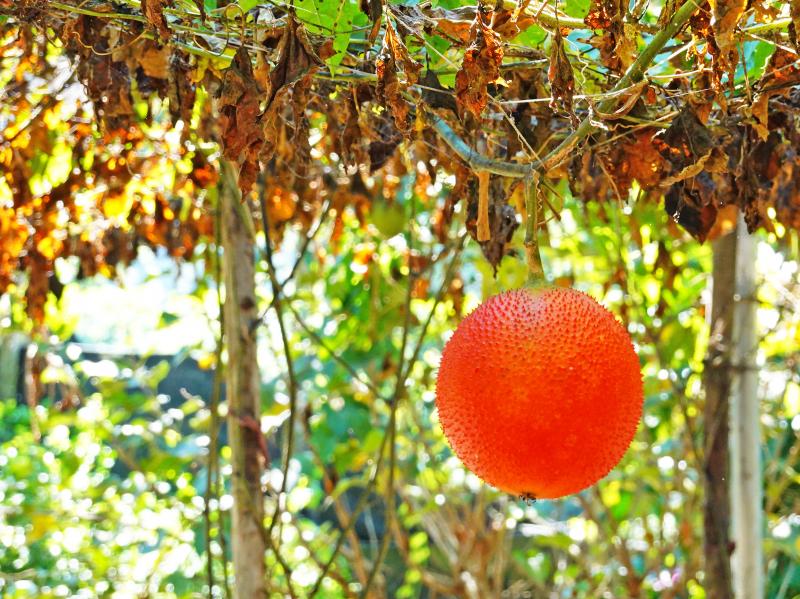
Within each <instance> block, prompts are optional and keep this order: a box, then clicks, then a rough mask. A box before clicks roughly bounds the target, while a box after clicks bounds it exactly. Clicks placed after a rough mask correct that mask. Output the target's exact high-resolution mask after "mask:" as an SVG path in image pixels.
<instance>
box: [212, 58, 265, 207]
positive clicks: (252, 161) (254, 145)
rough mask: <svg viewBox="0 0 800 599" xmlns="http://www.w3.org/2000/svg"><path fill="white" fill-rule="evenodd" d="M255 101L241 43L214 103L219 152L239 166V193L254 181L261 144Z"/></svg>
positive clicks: (255, 87) (249, 66) (255, 88)
mask: <svg viewBox="0 0 800 599" xmlns="http://www.w3.org/2000/svg"><path fill="white" fill-rule="evenodd" d="M259 103H260V97H259V94H258V85H256V82H255V78H254V77H253V67H252V64H251V63H250V55H249V54H248V53H247V50H246V49H245V47H244V46H241V47H240V48H239V50H238V51H237V52H236V55H235V56H234V58H233V62H232V63H231V66H230V67H228V68H227V69H226V70H225V73H224V75H223V79H222V85H221V86H220V89H219V96H218V98H217V104H218V106H219V130H220V142H221V144H222V153H223V155H224V156H225V157H226V158H228V159H229V160H231V161H233V162H235V163H237V164H238V165H239V167H240V173H239V186H240V188H241V190H242V193H247V192H248V191H249V190H250V188H251V187H252V185H253V183H254V182H255V172H257V170H258V167H257V165H258V153H259V151H260V149H261V146H262V144H263V137H262V133H261V109H260V107H259Z"/></svg>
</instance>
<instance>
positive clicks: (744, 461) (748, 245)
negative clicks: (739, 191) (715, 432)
mask: <svg viewBox="0 0 800 599" xmlns="http://www.w3.org/2000/svg"><path fill="white" fill-rule="evenodd" d="M755 265H756V242H755V239H754V238H753V237H751V236H750V235H748V234H747V227H746V225H745V224H744V221H743V219H742V218H741V217H740V219H739V225H738V227H737V245H736V298H735V300H736V303H735V305H734V309H733V310H734V311H733V347H732V352H731V353H732V356H733V366H734V368H735V371H734V373H733V374H734V377H733V380H734V385H733V396H732V397H731V439H730V441H731V442H730V448H731V488H730V493H731V512H732V516H733V531H732V532H733V543H734V548H735V549H734V552H733V564H732V566H733V582H734V590H735V592H736V593H735V594H736V597H737V598H738V599H762V598H763V596H764V575H763V573H762V565H761V563H762V547H761V530H762V523H763V520H762V514H761V513H762V500H763V493H762V486H761V435H760V420H761V418H760V414H759V404H758V395H757V390H758V370H757V368H756V359H755V354H756V351H757V349H758V342H757V340H756V299H755V296H756V272H755Z"/></svg>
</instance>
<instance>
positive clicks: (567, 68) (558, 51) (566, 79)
mask: <svg viewBox="0 0 800 599" xmlns="http://www.w3.org/2000/svg"><path fill="white" fill-rule="evenodd" d="M547 80H548V81H549V82H550V89H551V90H552V94H553V99H552V100H551V101H550V106H551V108H556V107H557V106H558V105H559V103H560V104H561V106H562V107H563V108H564V110H566V111H567V113H569V114H570V115H572V116H573V117H574V114H573V111H572V96H573V94H574V93H575V75H574V74H573V72H572V65H571V64H570V62H569V58H568V57H567V52H566V50H565V49H564V39H563V38H562V34H561V30H560V29H556V30H555V33H554V34H553V42H552V45H551V47H550V66H549V67H548V69H547Z"/></svg>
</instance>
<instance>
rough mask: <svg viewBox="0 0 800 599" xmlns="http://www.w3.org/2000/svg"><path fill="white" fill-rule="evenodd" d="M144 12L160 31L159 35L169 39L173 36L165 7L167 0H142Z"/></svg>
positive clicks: (151, 24)
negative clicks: (165, 14)
mask: <svg viewBox="0 0 800 599" xmlns="http://www.w3.org/2000/svg"><path fill="white" fill-rule="evenodd" d="M141 2H142V12H143V13H144V17H145V19H147V22H148V23H149V24H150V26H151V27H152V28H153V29H155V30H156V31H157V32H158V35H159V37H161V38H162V39H165V40H168V39H169V38H170V36H171V33H170V30H169V25H167V18H166V17H165V16H164V8H165V7H166V5H167V0H141Z"/></svg>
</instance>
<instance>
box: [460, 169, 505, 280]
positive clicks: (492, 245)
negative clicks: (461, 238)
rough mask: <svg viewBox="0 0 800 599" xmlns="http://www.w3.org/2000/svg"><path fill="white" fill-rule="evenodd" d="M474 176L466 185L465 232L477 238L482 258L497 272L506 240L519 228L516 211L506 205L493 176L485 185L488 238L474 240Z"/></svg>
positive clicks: (500, 184)
mask: <svg viewBox="0 0 800 599" xmlns="http://www.w3.org/2000/svg"><path fill="white" fill-rule="evenodd" d="M477 188H478V184H477V181H476V178H475V177H473V178H472V179H471V180H470V183H469V184H468V185H467V190H466V191H467V194H468V197H469V201H468V204H467V223H466V224H467V232H468V233H469V234H470V236H471V237H472V238H473V239H475V240H477V241H478V243H479V244H480V246H481V251H482V252H483V255H484V256H485V257H486V260H487V261H488V262H489V264H491V265H492V268H494V271H495V273H497V267H498V266H499V264H500V261H501V260H502V259H503V257H504V256H505V255H506V254H508V253H509V243H510V242H511V239H512V238H513V237H514V231H516V230H517V227H519V223H518V222H517V212H516V210H515V209H514V207H513V206H511V205H509V204H508V202H507V198H506V191H505V189H504V188H503V180H502V178H501V177H494V178H493V179H492V180H491V183H490V185H489V238H488V239H487V240H486V241H480V240H478V234H479V232H478V218H479V214H478V213H479V210H480V209H479V199H478V195H479V191H478V189H477ZM456 199H457V198H456Z"/></svg>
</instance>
